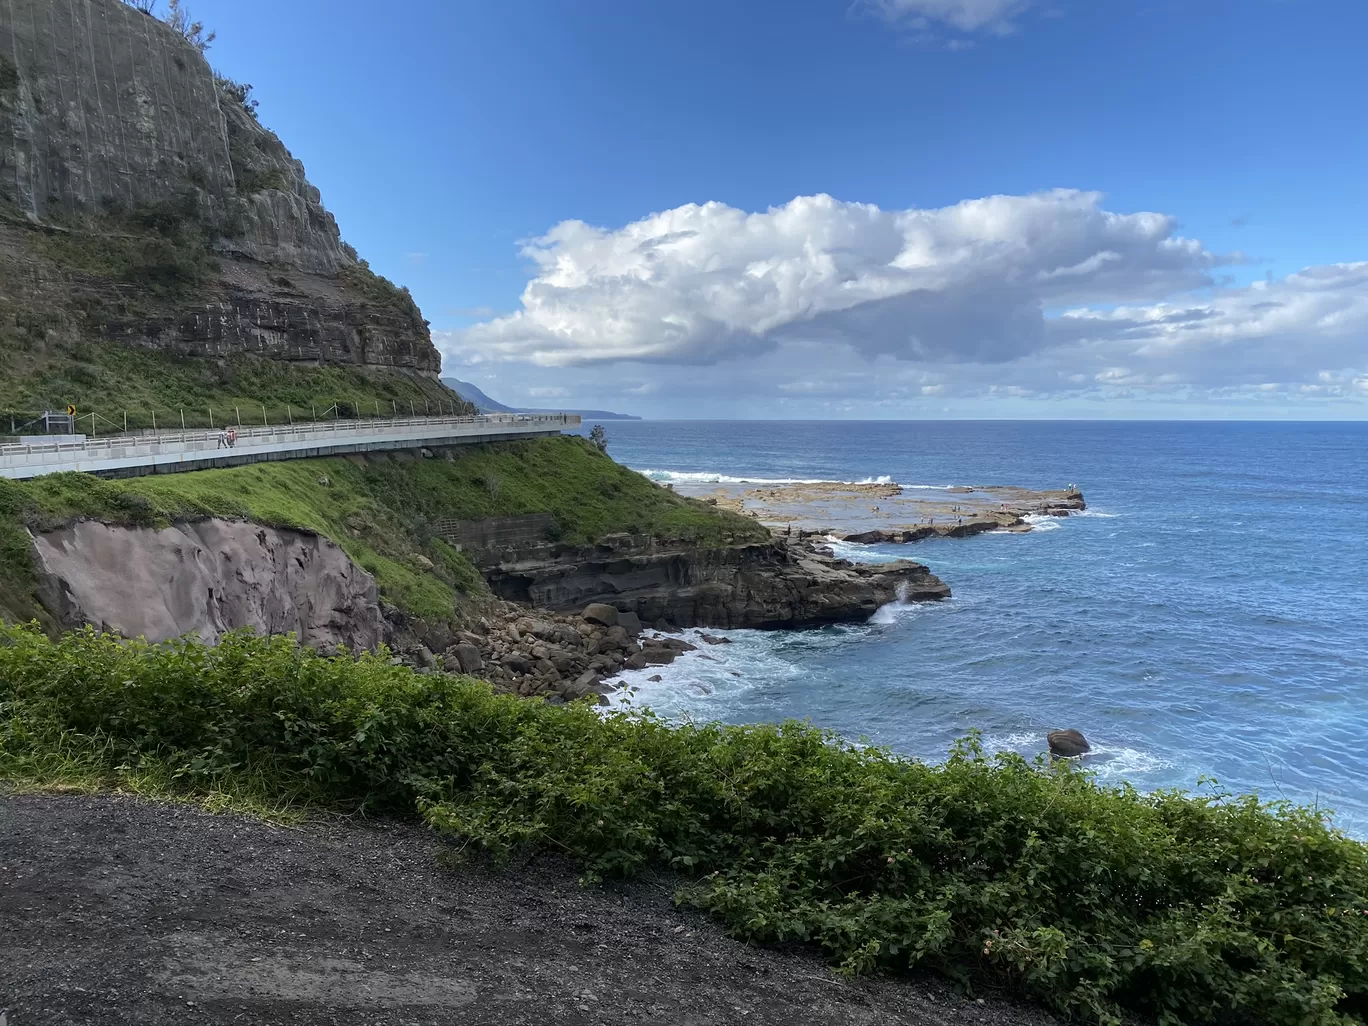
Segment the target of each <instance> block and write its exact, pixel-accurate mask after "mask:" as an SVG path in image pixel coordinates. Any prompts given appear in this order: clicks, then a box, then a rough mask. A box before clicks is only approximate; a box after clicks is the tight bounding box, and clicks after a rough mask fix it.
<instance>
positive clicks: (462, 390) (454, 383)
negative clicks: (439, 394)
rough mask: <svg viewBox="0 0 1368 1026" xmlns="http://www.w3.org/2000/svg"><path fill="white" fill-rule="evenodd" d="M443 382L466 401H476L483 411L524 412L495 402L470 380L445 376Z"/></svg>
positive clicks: (479, 408)
mask: <svg viewBox="0 0 1368 1026" xmlns="http://www.w3.org/2000/svg"><path fill="white" fill-rule="evenodd" d="M442 384H444V385H446V387H447V388H449V389H451V390H452V391H453V392H455V393H456V394H457V395H459V396H460V397H461V398H462V399H464V400H465V401H466V402H468V403H474V404H475V407H476V409H478V410H479V411H480V412H481V413H521V412H522V411H521V410H515V409H513V407H511V406H505V405H504V404H503V403H500V402H495V401H494V400H493V399H491V398H489V396H487V395H485V394H484V393H483V392H481V391H480V390H479V389H478V388H476V387H475V386H474V385H472V384H471V383H470V382H469V381H462V380H460V379H459V378H443V379H442Z"/></svg>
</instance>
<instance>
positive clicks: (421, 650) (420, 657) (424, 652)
mask: <svg viewBox="0 0 1368 1026" xmlns="http://www.w3.org/2000/svg"><path fill="white" fill-rule="evenodd" d="M413 658H414V659H416V660H417V661H418V665H419V666H422V667H426V668H427V669H429V670H430V669H432V668H433V667H434V666H436V665H437V657H436V656H435V655H433V654H432V649H430V648H428V647H427V646H426V645H419V646H418V650H417V651H416V652H414V653H413Z"/></svg>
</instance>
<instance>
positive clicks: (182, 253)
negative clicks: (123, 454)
mask: <svg viewBox="0 0 1368 1026" xmlns="http://www.w3.org/2000/svg"><path fill="white" fill-rule="evenodd" d="M0 335H3V336H6V338H5V342H6V343H7V344H8V345H11V346H15V345H18V346H19V347H20V348H22V349H24V350H25V352H26V353H27V354H28V355H27V357H26V363H37V364H41V363H42V361H43V357H44V354H45V353H46V352H47V351H48V350H49V349H51V348H52V347H54V346H60V345H61V344H63V343H72V342H91V341H97V342H102V343H106V344H122V345H126V346H137V347H143V348H146V349H152V350H157V351H163V352H169V353H175V354H181V355H188V356H199V357H214V358H223V357H230V356H233V355H236V354H242V353H250V354H256V355H260V356H267V357H273V358H278V359H283V360H290V361H306V362H310V363H327V364H344V365H356V366H362V367H372V368H394V369H400V370H403V371H406V372H408V373H410V374H416V375H420V376H423V377H428V376H434V375H435V373H436V371H437V370H438V369H439V366H440V357H439V356H438V354H437V352H436V350H435V349H434V348H433V346H432V343H431V338H430V335H429V332H428V328H427V324H426V322H425V321H424V320H423V318H422V316H421V314H420V313H419V311H418V309H417V307H416V306H415V305H414V303H413V301H412V299H411V298H410V297H409V295H408V293H407V291H406V290H402V289H397V288H395V287H394V286H393V285H391V284H390V283H388V282H386V281H385V280H384V279H382V278H379V277H377V276H376V275H374V274H372V273H371V272H370V271H369V269H368V268H367V267H366V266H365V264H364V262H359V261H358V260H357V259H356V255H355V253H354V251H351V250H350V248H349V247H347V246H346V245H345V244H344V243H343V242H342V239H341V236H340V234H339V231H338V227H337V223H336V222H335V221H334V219H333V217H332V215H331V214H329V213H328V211H327V210H326V209H325V208H324V207H323V205H322V202H321V198H320V196H319V193H318V190H317V189H316V188H314V186H312V185H311V184H310V183H309V181H308V180H307V179H306V178H305V175H304V168H303V166H302V165H301V164H300V162H299V161H297V160H295V159H294V158H293V157H292V156H291V155H290V153H289V151H288V150H286V148H285V146H284V145H283V144H282V143H281V141H280V140H279V139H278V138H277V137H276V136H275V135H274V134H273V133H271V132H270V131H268V130H266V129H265V128H263V127H262V126H261V125H259V124H258V123H257V121H256V119H255V116H254V113H253V112H252V111H250V110H249V109H248V107H247V106H246V105H245V104H244V103H243V98H242V95H241V94H240V93H235V92H234V89H233V86H232V84H231V83H229V82H227V81H226V80H223V79H220V78H218V77H217V76H216V75H215V73H214V72H213V70H212V69H211V68H210V66H209V64H208V63H207V62H206V60H205V59H204V57H203V56H202V55H201V54H200V53H199V51H198V50H197V49H196V48H195V47H193V46H191V45H190V44H188V43H187V42H186V41H185V40H184V39H182V38H181V37H180V35H179V34H178V33H176V32H175V31H174V30H172V29H171V28H170V27H169V26H167V25H165V24H163V23H162V22H161V21H159V20H157V19H156V18H154V17H151V16H148V15H145V14H143V13H141V12H139V11H137V10H135V9H134V8H132V7H129V6H127V5H126V4H124V3H121V2H120V0H6V2H5V3H4V5H3V6H0Z"/></svg>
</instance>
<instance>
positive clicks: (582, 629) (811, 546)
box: [386, 535, 950, 701]
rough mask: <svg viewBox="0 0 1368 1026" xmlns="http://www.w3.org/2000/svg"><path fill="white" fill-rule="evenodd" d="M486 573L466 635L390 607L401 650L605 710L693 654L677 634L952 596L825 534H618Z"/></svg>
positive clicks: (521, 557)
mask: <svg viewBox="0 0 1368 1026" xmlns="http://www.w3.org/2000/svg"><path fill="white" fill-rule="evenodd" d="M484 563H485V565H483V566H482V567H481V569H482V571H483V573H484V575H485V578H486V580H487V581H488V582H489V584H490V586H491V588H492V589H493V590H494V592H495V593H496V594H497V595H499V596H500V597H501V601H498V602H496V603H493V604H492V605H491V607H490V608H489V609H488V611H487V612H485V613H484V614H483V615H481V616H479V617H478V618H476V619H475V620H474V622H473V623H471V624H470V625H469V627H468V628H467V629H465V630H462V631H459V632H456V633H451V632H449V631H444V630H441V629H436V628H432V627H429V626H427V625H425V624H422V623H421V622H418V621H414V620H410V619H408V618H406V617H404V616H403V615H402V614H401V613H399V611H398V610H395V609H392V608H391V609H387V611H386V615H387V617H388V618H389V619H390V621H391V622H392V623H393V624H394V626H395V628H396V630H395V648H396V650H397V651H399V652H401V653H403V658H404V660H405V661H406V662H412V663H414V664H415V665H416V666H418V667H419V668H420V669H425V670H428V671H429V672H430V671H432V670H438V669H441V670H448V671H451V672H462V673H467V674H470V675H472V676H477V677H480V678H482V679H485V680H488V681H489V682H490V683H491V684H493V685H494V686H495V687H497V688H500V689H501V690H506V691H510V692H513V693H515V694H518V695H523V696H532V695H542V696H545V697H547V698H548V699H549V700H551V701H573V700H575V699H579V698H585V697H588V696H591V695H598V696H599V697H600V700H605V699H604V698H603V696H605V695H607V694H608V693H610V692H611V691H612V690H613V689H614V685H613V683H612V679H613V678H614V677H616V676H617V675H618V674H619V673H621V672H622V671H624V670H638V669H644V668H646V667H649V666H664V665H666V664H668V663H670V662H673V661H674V660H675V659H676V658H678V657H679V656H680V655H682V654H683V653H685V652H688V651H692V650H695V649H696V648H697V646H696V645H695V644H693V643H692V642H689V641H686V640H684V639H683V638H681V637H679V636H678V635H679V633H680V631H681V629H682V628H686V627H714V628H723V629H726V628H739V627H749V628H760V629H786V628H799V627H812V626H820V625H822V624H827V623H839V622H849V621H854V620H862V619H867V618H868V617H870V616H872V615H873V614H874V612H875V611H877V610H878V609H879V608H880V607H881V606H884V605H887V604H888V603H890V602H930V601H937V600H939V599H943V598H948V597H949V595H950V589H949V587H948V586H947V585H946V584H945V582H943V581H942V580H940V579H939V578H938V577H936V576H935V575H934V574H932V573H931V571H930V570H928V569H927V568H926V567H925V566H923V565H922V564H920V563H915V562H912V561H910V560H898V561H896V562H893V563H887V564H883V565H873V566H861V565H857V564H854V563H851V562H849V561H847V560H843V559H838V558H836V557H835V556H833V555H831V554H829V553H824V552H822V551H821V539H818V538H802V539H789V538H775V539H773V540H772V541H769V542H760V543H750V544H743V545H732V546H724V547H721V548H701V547H690V546H685V545H683V544H678V543H676V544H670V543H660V542H656V541H652V540H650V539H642V538H634V537H632V536H629V535H615V536H612V537H609V538H605V539H603V540H602V541H601V542H600V543H599V544H597V545H591V546H579V547H567V546H551V545H545V546H540V545H539V546H534V547H532V548H530V549H523V550H521V551H517V552H513V551H505V552H503V553H502V554H497V555H496V554H487V555H486V557H485V561H484ZM701 639H702V640H703V642H704V643H705V644H709V643H712V644H724V643H726V639H725V638H719V637H714V636H710V635H706V634H705V635H701Z"/></svg>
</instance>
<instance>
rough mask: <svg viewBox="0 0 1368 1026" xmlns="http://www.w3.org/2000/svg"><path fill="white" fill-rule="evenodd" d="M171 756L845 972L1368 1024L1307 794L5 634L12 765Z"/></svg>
mask: <svg viewBox="0 0 1368 1026" xmlns="http://www.w3.org/2000/svg"><path fill="white" fill-rule="evenodd" d="M58 749H61V750H63V751H83V752H87V753H91V754H89V755H88V756H87V758H89V759H91V760H94V761H96V762H98V763H99V765H100V767H102V768H103V769H105V770H106V771H109V772H114V771H115V768H116V767H121V766H122V767H125V771H127V768H129V767H137V766H146V765H148V764H156V765H158V766H161V767H164V768H165V769H167V770H169V771H170V773H171V774H172V775H173V776H174V777H175V778H176V779H177V780H179V781H180V784H181V786H182V787H184V788H185V789H187V790H190V791H194V790H196V789H201V790H202V789H205V788H207V787H209V786H210V785H211V784H213V783H214V782H216V781H222V780H224V779H228V778H232V777H234V776H241V775H247V774H250V775H252V776H253V777H254V778H255V779H265V780H269V781H272V782H274V786H276V787H278V788H280V789H281V790H291V789H293V790H296V791H301V790H307V791H308V792H309V793H310V794H312V795H313V796H314V797H315V799H321V800H325V801H328V802H331V803H335V804H338V805H342V806H347V807H352V808H365V809H369V810H372V811H375V812H383V813H389V814H399V815H406V814H414V813H415V811H416V812H417V813H419V814H421V815H422V816H423V817H424V818H425V819H426V820H427V822H429V823H430V824H432V825H433V826H435V827H437V828H438V829H440V830H443V831H447V832H449V833H451V834H453V835H458V836H460V837H463V838H467V839H469V840H470V841H472V842H474V843H478V844H480V845H483V846H485V847H487V848H490V849H492V850H494V851H497V852H507V851H511V850H517V849H532V850H536V849H547V850H554V851H558V852H563V853H565V854H567V855H570V856H573V857H574V858H576V859H579V860H580V861H581V862H582V863H583V865H584V866H585V867H586V869H587V870H588V872H589V874H590V875H599V874H617V873H627V872H631V871H633V870H635V869H638V868H640V867H643V866H648V865H656V866H667V865H668V866H673V867H675V868H676V869H678V870H680V871H681V872H683V873H684V874H685V875H686V879H687V880H688V881H689V882H688V883H687V884H686V887H685V889H684V890H683V891H682V893H681V896H682V898H683V900H685V901H687V902H690V903H693V904H695V905H698V906H701V907H703V908H706V909H709V910H711V911H712V912H714V913H715V914H717V915H718V916H719V917H720V918H721V919H722V920H723V921H724V922H725V923H726V924H727V926H728V927H729V928H730V929H731V930H732V931H733V932H734V933H735V934H737V935H739V936H742V937H746V938H753V939H757V940H803V941H808V942H812V943H815V944H818V945H820V946H821V947H822V948H823V949H824V950H825V951H826V952H827V953H828V954H829V955H830V956H831V957H832V958H833V959H834V960H836V961H838V962H840V963H841V964H842V965H843V966H844V967H846V968H847V969H848V970H851V971H857V972H858V971H863V970H867V969H871V968H874V967H876V966H885V967H890V968H908V967H926V968H934V969H937V970H940V971H942V972H945V973H948V974H950V975H952V976H957V977H961V978H965V979H968V980H975V979H979V980H982V979H984V978H989V979H995V980H997V981H999V982H1001V983H1005V984H1008V985H1010V986H1012V987H1013V988H1015V989H1017V990H1019V991H1020V992H1023V993H1026V994H1029V995H1031V996H1033V997H1035V998H1037V999H1039V1000H1041V1001H1043V1002H1045V1003H1046V1004H1048V1005H1049V1006H1051V1007H1053V1008H1055V1009H1056V1010H1059V1011H1062V1012H1065V1013H1069V1014H1073V1015H1076V1016H1080V1017H1086V1018H1089V1019H1093V1020H1101V1021H1108V1020H1113V1019H1114V1018H1115V1017H1116V1016H1117V1015H1118V1014H1119V1013H1120V1012H1122V1011H1131V1012H1135V1013H1139V1014H1142V1015H1146V1016H1154V1017H1157V1018H1158V1019H1159V1020H1160V1021H1161V1022H1164V1023H1196V1022H1213V1021H1214V1022H1267V1023H1277V1024H1289V1026H1290V1024H1317V1026H1329V1024H1347V1023H1355V1022H1357V1023H1361V1022H1363V1021H1364V1015H1365V1011H1366V1010H1368V1005H1366V1004H1365V999H1366V995H1368V911H1365V910H1366V909H1368V857H1366V850H1365V848H1364V847H1363V846H1362V845H1360V844H1359V843H1357V842H1355V841H1352V840H1349V839H1347V838H1345V837H1343V836H1341V835H1339V834H1337V833H1336V832H1334V831H1333V830H1331V829H1329V828H1328V827H1327V826H1326V825H1325V823H1324V822H1323V821H1322V819H1321V818H1320V817H1319V816H1318V815H1316V814H1315V813H1312V812H1310V811H1308V810H1304V809H1294V808H1290V807H1287V806H1283V805H1276V806H1267V805H1260V804H1259V803H1258V802H1256V801H1255V800H1254V799H1252V798H1229V797H1224V796H1220V797H1208V798H1194V797H1184V796H1182V795H1178V794H1172V793H1164V794H1155V795H1144V794H1140V793H1137V792H1135V791H1133V790H1130V789H1128V788H1119V789H1118V788H1107V787H1102V786H1100V785H1099V784H1098V783H1097V782H1096V781H1094V780H1093V779H1091V778H1090V777H1089V776H1087V775H1086V774H1083V773H1080V772H1077V771H1074V770H1071V769H1069V768H1066V767H1060V768H1051V767H1048V766H1046V765H1044V764H1040V765H1031V764H1028V763H1027V762H1025V761H1024V760H1022V759H1021V758H1019V757H1015V756H998V757H995V758H992V759H988V758H985V757H984V756H983V755H982V754H981V753H980V751H979V750H978V748H977V746H976V744H975V743H974V742H973V740H972V739H971V740H970V741H967V742H965V743H963V744H962V745H961V746H960V747H959V748H958V749H957V750H956V751H955V753H954V754H953V755H952V757H951V758H950V759H948V760H947V761H946V763H945V764H944V765H941V766H928V765H924V764H922V763H918V762H915V761H909V760H905V759H900V758H897V757H894V756H892V755H890V754H889V753H887V752H884V751H880V750H877V749H855V748H851V747H848V746H845V745H842V744H841V743H839V742H838V741H837V739H836V738H834V737H832V736H831V735H829V734H827V733H824V732H822V731H820V730H817V729H815V728H812V727H809V726H805V725H801V724H796V723H788V724H785V725H783V726H761V727H720V726H685V727H677V728H672V727H669V726H667V725H665V724H663V723H661V722H659V721H657V720H655V719H652V718H650V717H644V716H643V717H629V716H626V715H622V714H616V715H610V716H606V717H605V716H600V715H599V714H597V713H596V712H595V711H594V710H593V709H592V708H590V707H588V706H583V705H581V706H571V707H552V706H546V705H542V704H540V703H535V702H528V701H524V700H519V699H515V698H512V697H509V696H496V695H494V694H493V693H492V692H491V691H490V690H489V689H488V688H487V687H486V686H485V685H482V684H479V683H476V682H473V681H469V680H463V679H457V678H450V677H441V676H428V677H424V676H419V675H415V674H412V673H411V672H409V671H408V670H405V669H403V668H400V667H392V666H390V665H388V663H387V661H386V659H385V658H384V657H383V654H382V655H381V656H362V657H361V658H360V659H358V660H356V661H355V662H353V661H351V660H348V659H345V658H344V659H337V660H325V659H322V658H319V657H317V656H315V655H312V654H310V653H309V652H307V651H304V650H301V649H299V648H297V647H295V646H294V645H293V644H292V642H291V640H290V639H287V638H273V639H256V638H252V637H250V636H246V635H241V634H239V635H233V636H229V637H228V638H227V639H225V641H224V643H223V644H222V645H221V646H220V647H218V648H216V649H209V648H206V647H203V646H201V645H199V644H195V643H188V642H177V643H172V644H166V645H160V646H149V645H147V644H144V643H139V642H134V643H121V642H119V641H117V640H115V639H112V638H109V637H106V636H100V635H97V634H94V633H89V632H88V633H82V634H75V635H70V636H68V637H66V638H65V639H64V640H62V641H61V642H60V643H54V642H52V641H49V640H48V639H47V638H45V637H44V636H43V635H41V634H40V633H38V632H37V631H35V630H31V629H15V628H0V772H3V773H8V774H9V775H15V774H16V773H22V772H23V768H24V766H25V765H30V764H32V761H33V760H34V759H35V758H36V757H37V756H39V755H41V754H42V753H43V752H44V751H53V750H58Z"/></svg>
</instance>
